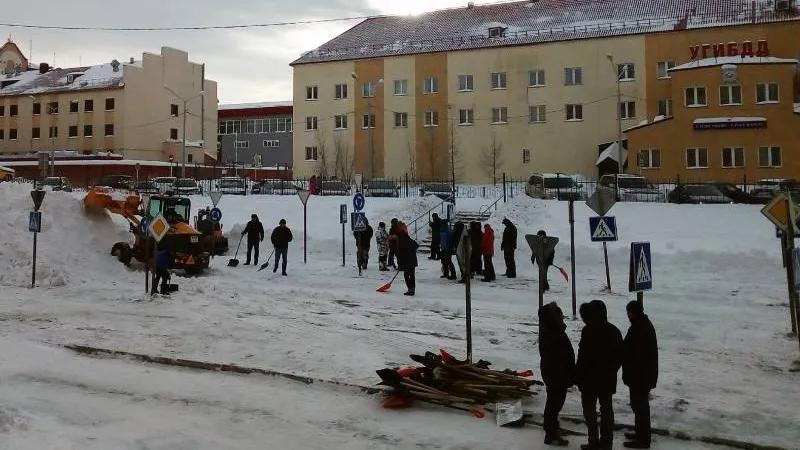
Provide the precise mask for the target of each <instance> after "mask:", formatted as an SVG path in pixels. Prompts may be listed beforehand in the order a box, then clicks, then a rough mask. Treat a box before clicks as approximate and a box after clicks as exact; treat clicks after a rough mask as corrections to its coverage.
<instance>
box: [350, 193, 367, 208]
mask: <svg viewBox="0 0 800 450" xmlns="http://www.w3.org/2000/svg"><path fill="white" fill-rule="evenodd" d="M364 203H365V199H364V194H362V193H361V192H359V193H358V194H356V195H354V196H353V209H355V210H356V211H361V210H362V209H364Z"/></svg>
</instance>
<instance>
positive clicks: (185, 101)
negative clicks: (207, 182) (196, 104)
mask: <svg viewBox="0 0 800 450" xmlns="http://www.w3.org/2000/svg"><path fill="white" fill-rule="evenodd" d="M164 89H166V90H168V91H170V92H171V93H172V95H174V96H175V97H177V98H178V100H180V101H182V102H183V133H182V134H183V138H182V139H181V178H186V116H187V114H186V108H187V105H188V104H189V102H190V101H192V100H194V99H196V98H198V97H202V96H203V95H205V91H200V93H199V94H197V95H195V96H194V97H189V98H187V99H184V98H183V97H181V96H180V95H178V94H177V93H176V92H175V91H173V90H172V89H171V88H170V87H169V86H167V85H164Z"/></svg>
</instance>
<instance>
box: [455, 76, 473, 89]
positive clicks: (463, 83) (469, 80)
mask: <svg viewBox="0 0 800 450" xmlns="http://www.w3.org/2000/svg"><path fill="white" fill-rule="evenodd" d="M474 90H475V77H473V76H472V75H459V76H458V92H472V91H474Z"/></svg>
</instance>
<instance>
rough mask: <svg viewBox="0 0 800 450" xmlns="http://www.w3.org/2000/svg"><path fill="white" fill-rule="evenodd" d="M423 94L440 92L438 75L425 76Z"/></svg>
mask: <svg viewBox="0 0 800 450" xmlns="http://www.w3.org/2000/svg"><path fill="white" fill-rule="evenodd" d="M422 93H423V94H438V93H439V79H438V78H436V77H430V78H425V81H423V84H422Z"/></svg>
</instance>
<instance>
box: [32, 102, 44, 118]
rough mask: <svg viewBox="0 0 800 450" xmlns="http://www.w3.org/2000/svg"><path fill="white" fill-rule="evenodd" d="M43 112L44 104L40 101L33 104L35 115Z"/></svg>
mask: <svg viewBox="0 0 800 450" xmlns="http://www.w3.org/2000/svg"><path fill="white" fill-rule="evenodd" d="M41 113H42V104H41V103H39V102H36V103H34V104H33V115H34V116H38V115H39V114H41Z"/></svg>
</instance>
